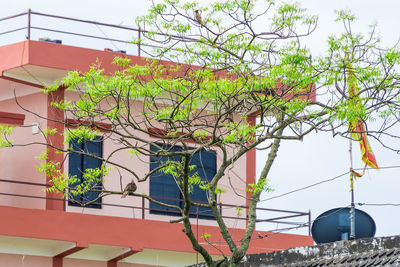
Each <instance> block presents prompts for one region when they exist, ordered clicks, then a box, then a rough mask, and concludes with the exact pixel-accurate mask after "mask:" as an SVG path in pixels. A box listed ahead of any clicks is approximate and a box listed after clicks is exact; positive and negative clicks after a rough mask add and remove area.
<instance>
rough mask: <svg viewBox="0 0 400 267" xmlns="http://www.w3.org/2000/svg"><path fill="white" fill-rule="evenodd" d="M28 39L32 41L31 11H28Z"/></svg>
mask: <svg viewBox="0 0 400 267" xmlns="http://www.w3.org/2000/svg"><path fill="white" fill-rule="evenodd" d="M26 39H28V40H30V39H31V9H30V8H29V9H28V36H26Z"/></svg>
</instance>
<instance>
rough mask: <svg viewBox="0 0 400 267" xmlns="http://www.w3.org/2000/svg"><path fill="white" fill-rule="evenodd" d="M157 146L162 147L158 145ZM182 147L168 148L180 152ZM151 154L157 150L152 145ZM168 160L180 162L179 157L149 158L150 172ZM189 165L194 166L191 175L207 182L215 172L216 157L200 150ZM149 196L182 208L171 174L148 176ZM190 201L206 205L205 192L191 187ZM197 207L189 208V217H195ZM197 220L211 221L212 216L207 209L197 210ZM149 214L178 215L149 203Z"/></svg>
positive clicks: (174, 211)
mask: <svg viewBox="0 0 400 267" xmlns="http://www.w3.org/2000/svg"><path fill="white" fill-rule="evenodd" d="M158 146H162V145H161V144H158ZM181 149H182V147H180V146H173V147H170V151H171V152H174V151H180V150H181ZM150 150H151V151H152V152H157V150H158V149H157V148H156V147H155V146H153V145H151V146H150ZM168 160H170V161H180V160H181V159H180V157H179V156H174V157H167V156H151V157H150V171H153V170H154V169H156V168H158V167H159V166H161V165H162V164H164V163H165V162H167V161H168ZM190 165H196V167H195V168H194V169H193V170H192V173H191V174H194V173H195V172H197V173H198V175H199V177H200V178H201V180H202V181H205V182H209V181H210V180H211V179H212V178H213V177H214V175H215V173H216V170H217V155H216V152H215V151H206V150H202V151H200V152H198V153H196V154H195V155H194V156H193V157H192V159H191V162H190ZM150 196H152V197H154V198H155V199H157V200H160V201H162V202H163V203H166V204H172V205H176V206H180V207H182V208H183V206H184V203H183V202H182V201H180V200H182V194H181V191H180V190H179V187H178V185H177V181H175V178H174V177H173V176H172V175H171V174H165V173H161V172H155V173H153V174H152V175H151V176H150ZM190 197H191V200H192V201H196V202H203V203H208V197H207V192H206V191H205V190H202V189H201V188H200V187H199V186H198V185H194V186H193V190H192V192H191V195H190ZM196 211H197V207H193V206H192V207H191V210H190V213H191V214H190V216H191V217H196V216H197V215H196ZM198 211H199V218H205V219H213V215H212V212H211V210H210V209H208V208H202V207H199V208H198ZM150 213H153V214H162V215H176V216H177V215H179V214H178V213H177V211H176V210H174V209H170V208H168V207H164V206H161V205H158V204H155V203H153V202H150Z"/></svg>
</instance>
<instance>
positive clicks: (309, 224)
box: [308, 210, 311, 235]
mask: <svg viewBox="0 0 400 267" xmlns="http://www.w3.org/2000/svg"><path fill="white" fill-rule="evenodd" d="M308 235H311V210H308Z"/></svg>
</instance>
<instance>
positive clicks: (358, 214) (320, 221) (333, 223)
mask: <svg viewBox="0 0 400 267" xmlns="http://www.w3.org/2000/svg"><path fill="white" fill-rule="evenodd" d="M375 231H376V226H375V222H374V220H373V219H372V218H371V216H369V215H368V214H367V213H366V212H364V211H362V210H359V209H355V238H363V237H373V236H374V235H375ZM311 233H312V237H313V239H314V241H315V243H317V244H321V243H329V242H335V241H339V240H346V239H349V237H350V208H336V209H331V210H328V211H325V212H324V213H322V214H321V215H319V216H318V217H317V218H316V219H315V221H314V223H313V225H312V228H311Z"/></svg>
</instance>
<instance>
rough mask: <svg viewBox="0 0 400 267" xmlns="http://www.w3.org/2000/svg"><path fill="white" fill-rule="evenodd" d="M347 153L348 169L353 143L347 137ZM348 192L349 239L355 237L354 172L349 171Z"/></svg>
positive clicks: (351, 164)
mask: <svg viewBox="0 0 400 267" xmlns="http://www.w3.org/2000/svg"><path fill="white" fill-rule="evenodd" d="M349 140H350V141H349V153H350V170H353V145H352V140H351V138H350V139H349ZM350 192H351V206H350V240H352V239H355V238H356V220H355V217H356V216H355V208H354V173H353V172H352V171H350Z"/></svg>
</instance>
